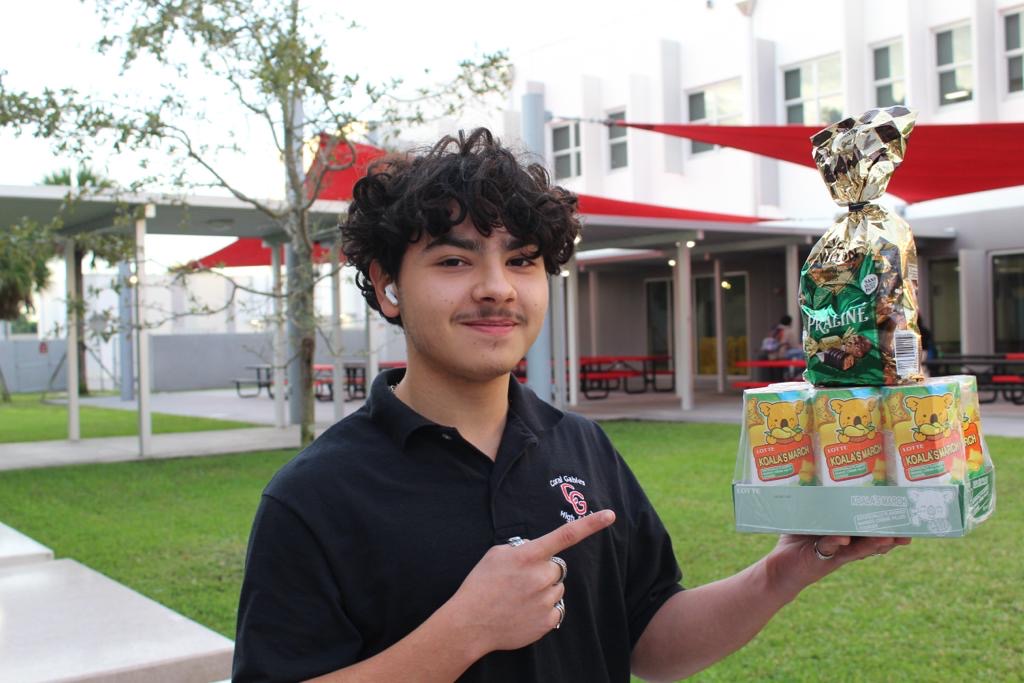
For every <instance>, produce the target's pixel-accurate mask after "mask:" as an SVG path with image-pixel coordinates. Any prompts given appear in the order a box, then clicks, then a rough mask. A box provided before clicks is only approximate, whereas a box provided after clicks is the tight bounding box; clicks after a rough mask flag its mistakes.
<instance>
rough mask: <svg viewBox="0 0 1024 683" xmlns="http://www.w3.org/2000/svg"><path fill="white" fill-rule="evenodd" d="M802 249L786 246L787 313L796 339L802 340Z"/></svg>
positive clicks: (794, 245)
mask: <svg viewBox="0 0 1024 683" xmlns="http://www.w3.org/2000/svg"><path fill="white" fill-rule="evenodd" d="M799 249H800V247H799V246H798V245H796V244H790V245H788V246H786V313H788V314H789V316H790V317H791V318H792V319H793V329H794V330H796V338H797V339H800V338H801V335H800V327H801V323H800V252H799Z"/></svg>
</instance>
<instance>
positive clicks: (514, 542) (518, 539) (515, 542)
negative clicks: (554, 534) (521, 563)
mask: <svg viewBox="0 0 1024 683" xmlns="http://www.w3.org/2000/svg"><path fill="white" fill-rule="evenodd" d="M529 540H530V539H528V538H523V537H522V536H513V537H512V538H510V539H508V544H509V545H510V546H512V547H513V548H518V547H519V546H521V545H526V543H527V542H528V541H529Z"/></svg>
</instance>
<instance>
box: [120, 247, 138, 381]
mask: <svg viewBox="0 0 1024 683" xmlns="http://www.w3.org/2000/svg"><path fill="white" fill-rule="evenodd" d="M131 274H132V267H131V264H129V263H128V262H127V261H122V262H121V263H119V264H117V275H118V278H119V279H120V281H121V292H120V294H119V295H118V297H117V317H118V320H120V325H119V331H118V335H117V337H118V357H119V358H120V363H119V364H120V366H121V400H122V401H131V400H132V399H134V398H135V362H134V354H133V352H132V326H133V321H134V318H133V316H132V288H131V285H130V284H129V282H128V278H130V277H131Z"/></svg>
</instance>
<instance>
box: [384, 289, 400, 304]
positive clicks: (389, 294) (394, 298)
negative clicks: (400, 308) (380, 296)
mask: <svg viewBox="0 0 1024 683" xmlns="http://www.w3.org/2000/svg"><path fill="white" fill-rule="evenodd" d="M384 298H386V299H387V300H388V301H390V302H391V304H392V305H393V306H397V305H398V295H397V294H395V286H394V285H388V286H387V287H385V288H384Z"/></svg>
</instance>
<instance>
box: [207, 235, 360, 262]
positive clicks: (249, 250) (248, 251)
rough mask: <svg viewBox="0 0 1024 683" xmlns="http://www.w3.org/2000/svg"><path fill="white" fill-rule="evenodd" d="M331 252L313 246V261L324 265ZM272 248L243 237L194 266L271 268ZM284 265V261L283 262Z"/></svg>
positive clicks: (342, 256)
mask: <svg viewBox="0 0 1024 683" xmlns="http://www.w3.org/2000/svg"><path fill="white" fill-rule="evenodd" d="M330 257H331V254H330V251H328V250H327V249H325V248H324V247H321V246H320V245H319V244H314V245H313V260H314V261H316V262H317V263H323V262H324V261H328V260H330ZM341 262H342V263H344V262H345V255H344V254H342V255H341ZM271 263H272V260H271V253H270V247H266V246H264V245H263V240H261V239H260V238H258V237H242V238H240V239H238V240H236V241H234V242H232V243H231V244H229V245H228V246H226V247H224V248H223V249H218V250H217V251H215V252H213V253H212V254H210V255H209V256H204V257H203V258H201V259H199V260H198V261H193V265H195V266H196V267H199V268H238V267H241V266H269V265H271ZM282 263H283V261H282Z"/></svg>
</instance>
